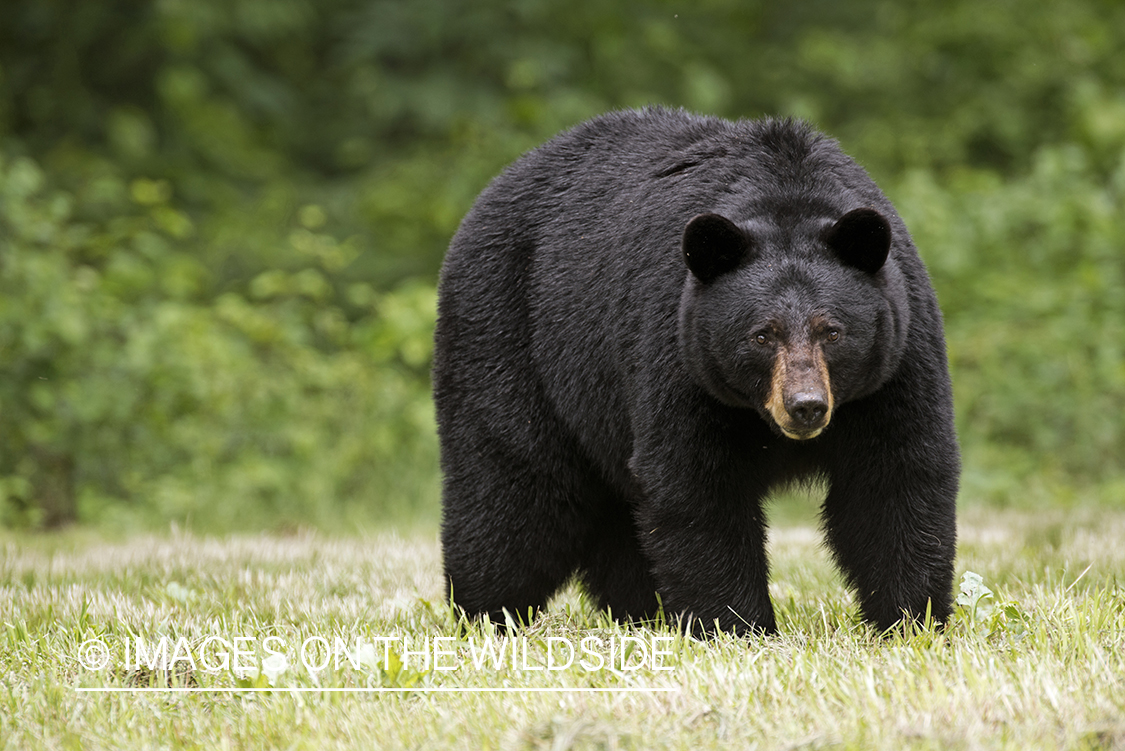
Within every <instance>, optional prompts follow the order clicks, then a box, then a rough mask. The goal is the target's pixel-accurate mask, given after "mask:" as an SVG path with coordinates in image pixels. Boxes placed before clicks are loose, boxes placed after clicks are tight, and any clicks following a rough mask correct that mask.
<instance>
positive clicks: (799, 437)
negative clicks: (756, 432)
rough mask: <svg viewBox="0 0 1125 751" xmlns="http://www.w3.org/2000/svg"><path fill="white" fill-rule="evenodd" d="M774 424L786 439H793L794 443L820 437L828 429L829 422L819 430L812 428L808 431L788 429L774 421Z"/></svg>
mask: <svg viewBox="0 0 1125 751" xmlns="http://www.w3.org/2000/svg"><path fill="white" fill-rule="evenodd" d="M771 417H772V415H771ZM773 423H774V425H776V426H777V429H778V430H779V431H781V434H782V435H783V436H785V437H786V438H792V439H793V440H794V441H807V440H809V439H810V438H816V437H817V436H818V435H820V434H821V433H823V432H824V429H825V428H826V427H828V423H827V421H826V422H825V423H824V425H821V426H820V427H819V428H810V429H807V430H800V429H792V428H786V427H783V426H782V425H781V424H780V423H778V422H777V420H774V421H773Z"/></svg>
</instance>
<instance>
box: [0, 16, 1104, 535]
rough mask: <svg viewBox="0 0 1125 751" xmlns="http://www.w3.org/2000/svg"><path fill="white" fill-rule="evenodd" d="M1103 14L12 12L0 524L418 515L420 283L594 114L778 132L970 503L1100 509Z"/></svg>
mask: <svg viewBox="0 0 1125 751" xmlns="http://www.w3.org/2000/svg"><path fill="white" fill-rule="evenodd" d="M1123 42H1125V7H1123V6H1120V5H1119V4H1118V3H1116V2H1111V1H1110V0H1066V1H1065V2H1063V1H1062V0H1021V1H1019V2H1017V0H988V1H987V2H982V1H981V0H933V1H929V2H922V1H921V0H906V1H905V2H901V1H899V2H896V1H893V0H848V1H847V2H838V1H836V2H828V1H827V0H811V1H810V2H806V3H790V4H778V3H766V2H764V1H762V2H755V1H754V0H749V1H747V0H692V2H687V0H679V1H675V2H673V1H671V0H665V1H657V2H646V3H641V2H633V1H627V2H617V3H606V2H590V1H589V0H573V2H570V3H548V2H545V1H544V0H508V1H506V2H499V1H498V0H482V2H477V3H471V4H470V3H458V2H452V1H451V0H409V1H406V0H103V1H102V2H97V3H89V2H81V0H9V1H8V2H5V3H3V4H2V5H0V523H2V524H5V525H17V526H41V525H50V524H55V523H60V522H64V521H68V520H72V519H78V520H80V521H85V522H94V523H101V524H107V525H109V524H112V525H114V526H129V525H142V526H143V525H151V524H154V523H157V522H159V521H161V520H166V519H174V520H177V521H180V522H183V523H189V524H191V525H193V526H195V527H197V528H203V529H229V528H231V527H241V528H252V527H261V526H272V527H287V526H291V525H298V524H305V523H311V524H316V525H320V526H325V527H339V526H344V525H355V524H367V523H377V522H379V521H386V520H390V521H402V520H409V519H427V518H428V519H432V518H433V516H434V513H435V511H436V508H437V498H438V487H439V479H438V474H437V459H436V456H437V452H436V441H435V438H434V435H433V420H432V410H431V407H430V403H429V385H428V365H429V357H430V333H431V329H432V321H433V314H434V292H433V286H434V282H435V279H436V274H437V269H438V267H439V264H440V260H441V256H442V253H443V252H444V248H445V245H446V243H447V242H448V239H449V237H450V236H451V235H452V233H453V232H454V230H455V229H456V226H457V223H458V222H459V220H460V218H461V216H462V215H463V214H464V212H465V211H467V209H468V208H469V206H470V204H471V202H472V200H473V198H474V197H475V195H476V194H477V193H478V192H479V190H480V189H481V188H482V187H483V186H484V185H485V184H486V183H487V181H488V179H489V178H490V177H491V176H493V175H494V174H496V173H497V172H498V171H499V170H500V169H501V168H502V167H503V166H504V165H505V164H506V163H508V162H510V161H511V160H512V159H514V158H515V157H516V156H518V155H519V154H520V153H521V152H523V151H524V150H526V149H528V148H530V147H532V146H534V145H536V144H537V143H540V142H541V141H543V140H545V139H546V138H548V137H550V136H551V135H552V134H553V133H555V132H557V131H558V130H559V129H561V128H564V127H567V126H569V125H572V124H574V123H576V122H578V121H580V120H582V119H584V118H587V117H589V116H592V115H595V114H597V113H599V112H602V111H605V110H607V109H611V108H615V107H624V106H637V105H643V104H647V103H654V102H658V103H665V104H672V105H679V106H685V107H688V108H690V109H694V110H698V111H705V112H710V113H716V114H720V115H724V116H728V117H753V116H759V115H762V114H782V115H795V116H800V117H805V118H808V119H810V120H812V121H813V122H814V123H815V124H817V125H818V126H819V127H821V128H823V129H825V130H826V131H828V132H830V133H832V134H833V135H835V136H836V137H838V138H839V139H840V140H841V142H842V144H843V145H844V147H845V149H846V150H847V151H849V152H850V153H851V154H852V155H854V156H855V157H856V158H857V159H858V160H859V161H860V162H861V163H863V164H865V165H867V166H868V168H869V169H870V171H871V172H872V174H873V175H874V177H875V178H876V179H877V180H878V181H879V182H880V183H881V184H882V185H883V187H884V189H885V190H886V191H887V192H888V193H889V194H890V196H891V198H892V199H893V200H895V201H896V202H897V204H898V206H899V209H900V211H901V213H902V214H903V216H904V218H905V219H906V221H907V224H908V226H910V227H911V229H912V231H913V233H914V235H915V239H916V241H917V243H918V245H919V248H920V249H921V251H922V254H923V256H924V257H925V259H926V261H927V263H928V264H929V266H930V270H931V273H932V275H933V277H934V281H935V286H936V287H937V290H938V295H939V298H940V300H941V302H942V305H943V309H944V311H945V314H946V319H947V329H948V336H949V344H950V354H951V359H952V364H953V369H954V382H955V390H956V398H957V408H958V424H959V429H960V432H961V435H962V438H963V443H964V449H965V459H966V473H965V483H964V491H963V499H964V500H965V501H966V502H989V503H996V504H1013V505H1048V504H1073V503H1078V502H1084V501H1095V502H1103V503H1114V504H1119V505H1120V504H1122V503H1125V466H1123V465H1125V462H1123V460H1125V420H1123V419H1122V415H1123V414H1125V253H1123V248H1125V222H1123V221H1122V217H1123V216H1125V212H1123V209H1125V205H1123V204H1125V57H1123V56H1122V55H1120V53H1119V50H1120V49H1121V48H1122V46H1123Z"/></svg>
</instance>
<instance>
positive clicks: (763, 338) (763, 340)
mask: <svg viewBox="0 0 1125 751" xmlns="http://www.w3.org/2000/svg"><path fill="white" fill-rule="evenodd" d="M754 341H756V342H757V343H758V344H769V343H770V336H769V334H767V333H765V332H764V331H763V332H760V333H758V335H757V336H755V337H754Z"/></svg>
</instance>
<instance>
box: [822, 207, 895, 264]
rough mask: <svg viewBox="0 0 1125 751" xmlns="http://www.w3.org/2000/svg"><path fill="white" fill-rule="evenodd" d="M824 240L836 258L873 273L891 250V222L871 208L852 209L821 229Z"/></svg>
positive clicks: (885, 259) (884, 261)
mask: <svg viewBox="0 0 1125 751" xmlns="http://www.w3.org/2000/svg"><path fill="white" fill-rule="evenodd" d="M824 240H825V242H827V243H828V247H830V248H832V250H833V251H835V253H836V255H837V256H839V257H840V260H841V261H843V262H844V263H846V264H847V265H849V266H853V267H855V268H857V269H859V270H860V271H866V272H867V273H868V274H874V273H875V272H876V271H878V270H879V269H881V268H883V264H884V263H886V261H887V254H888V253H890V250H891V225H890V223H888V222H887V219H886V217H884V216H883V215H882V214H880V213H879V212H878V211H876V210H875V209H853V210H852V211H849V212H848V213H846V214H844V215H843V216H842V217H840V220H839V221H838V222H836V223H835V224H833V225H832V226H831V227H829V228H828V229H826V230H825V231H824Z"/></svg>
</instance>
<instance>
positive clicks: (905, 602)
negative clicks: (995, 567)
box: [823, 400, 960, 631]
mask: <svg viewBox="0 0 1125 751" xmlns="http://www.w3.org/2000/svg"><path fill="white" fill-rule="evenodd" d="M888 401H889V400H888ZM876 403H878V402H876ZM899 404H900V405H901V402H899ZM878 411H882V412H886V411H887V410H886V409H884V408H879V409H878ZM904 411H908V410H902V409H900V410H899V413H898V414H897V415H896V416H895V419H893V420H892V419H886V420H882V419H876V418H877V417H878V415H877V414H876V411H875V410H872V411H871V413H869V414H862V413H861V414H858V415H855V417H857V418H858V419H856V420H855V421H854V422H853V423H851V424H850V425H849V427H848V428H844V424H845V421H844V420H843V419H841V420H840V423H841V425H840V426H839V427H840V430H839V431H838V434H837V435H836V436H833V437H834V438H836V439H839V441H838V443H837V444H836V445H837V446H838V447H840V449H839V450H838V451H836V452H834V453H835V457H834V460H833V461H832V462H831V466H830V468H829V470H828V478H829V491H828V495H827V497H826V498H825V502H824V509H823V517H824V524H825V531H826V532H827V537H828V543H829V546H830V547H831V548H832V551H833V553H834V555H835V558H836V561H837V562H838V563H839V565H840V568H841V569H842V571H843V573H844V575H845V577H846V578H847V580H848V581H849V583H850V584H851V585H852V586H853V587H854V588H855V592H856V596H857V598H858V600H859V605H860V610H861V611H862V613H863V616H864V618H865V619H866V620H867V621H869V622H870V623H873V624H874V625H875V626H876V627H877V628H878V629H879V630H880V631H885V630H887V629H889V628H891V627H893V626H895V625H896V624H898V623H900V622H901V621H902V620H903V619H904V618H909V619H913V620H915V621H920V620H922V619H923V618H924V617H925V615H926V613H927V612H928V613H929V614H930V615H931V617H932V618H933V619H934V620H935V621H937V622H939V623H944V622H946V621H947V619H948V618H949V615H950V612H951V610H952V594H953V575H954V571H953V559H954V556H955V554H956V542H957V521H956V514H957V511H956V498H957V485H958V477H959V474H960V467H959V461H958V452H957V445H956V439H955V438H954V435H953V430H952V426H951V425H949V426H948V427H947V426H943V425H940V424H939V425H937V426H936V428H935V425H934V420H932V419H930V420H929V422H927V421H926V420H924V419H919V420H918V421H915V420H912V419H910V418H911V417H912V415H910V414H903V412H904ZM912 427H913V428H915V429H912ZM845 447H846V448H845ZM855 457H863V460H862V461H857V460H856V458H855Z"/></svg>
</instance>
